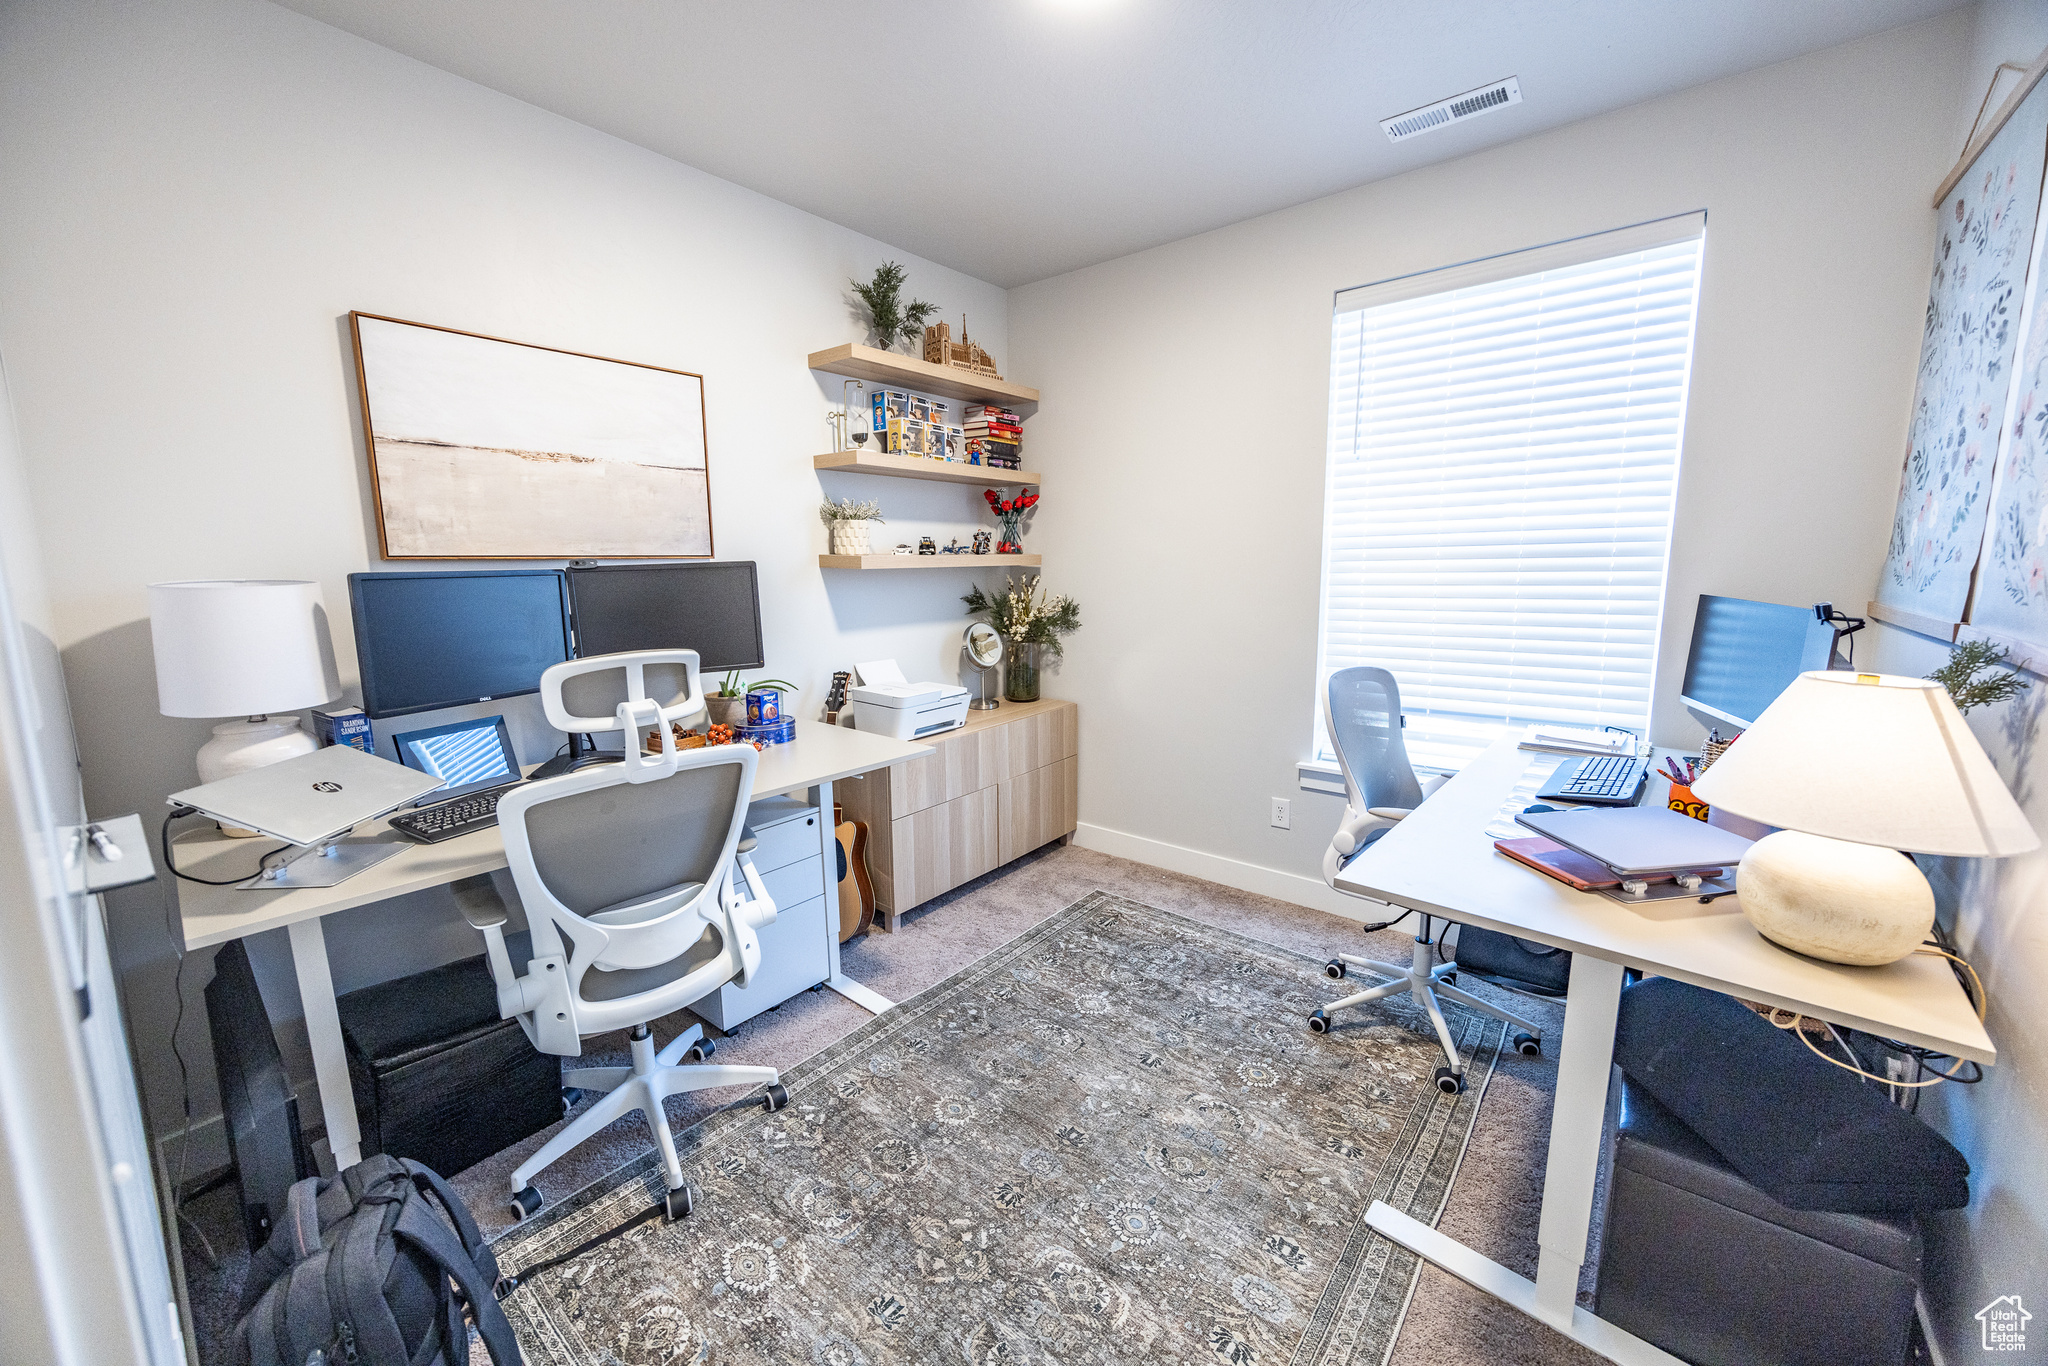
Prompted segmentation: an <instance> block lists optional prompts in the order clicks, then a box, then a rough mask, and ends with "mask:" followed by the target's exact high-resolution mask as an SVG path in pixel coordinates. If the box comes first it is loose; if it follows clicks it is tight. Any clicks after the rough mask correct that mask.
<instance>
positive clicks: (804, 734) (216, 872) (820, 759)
mask: <svg viewBox="0 0 2048 1366" xmlns="http://www.w3.org/2000/svg"><path fill="white" fill-rule="evenodd" d="M929 752H930V750H929V747H928V746H925V745H917V744H911V743H909V742H907V741H903V740H891V739H888V738H886V737H884V736H880V735H863V734H862V733H861V732H859V731H857V730H851V729H847V728H844V727H840V726H828V725H825V724H823V723H822V722H817V721H798V722H797V723H796V739H795V740H793V741H792V742H790V743H789V744H786V745H770V746H769V747H768V748H767V749H766V750H765V751H763V752H762V754H761V756H760V758H759V760H758V761H757V762H756V764H755V766H754V789H753V793H752V797H751V799H752V800H755V801H758V800H760V799H761V798H763V797H777V796H781V795H783V794H784V793H789V792H797V791H806V792H807V793H808V799H809V801H810V802H811V804H812V805H814V806H815V807H816V808H817V809H818V814H819V820H818V831H819V835H820V851H819V852H820V854H821V855H822V858H823V863H822V864H821V867H822V868H823V870H824V889H823V891H824V894H825V896H826V897H827V898H828V900H827V902H826V904H827V906H828V907H834V906H837V905H838V889H837V885H836V878H835V874H836V871H837V868H838V856H837V850H836V848H835V841H834V839H833V833H832V819H831V816H832V784H833V783H834V782H837V781H838V780H839V779H841V778H850V777H852V776H853V775H854V774H856V773H866V772H869V771H871V770H873V769H878V768H887V767H890V766H891V765H894V764H900V763H904V762H905V761H907V760H910V759H915V758H916V757H918V756H919V755H921V754H926V753H929ZM357 830H358V834H357V835H356V836H355V838H359V839H371V840H385V839H396V840H404V838H405V837H404V836H402V835H395V834H391V833H390V825H389V823H388V822H386V821H383V820H377V821H369V822H366V823H364V824H363V825H361V826H359V827H357ZM407 845H408V847H407V849H406V851H405V852H404V853H402V854H399V855H397V856H395V857H393V858H388V859H386V860H384V861H383V862H382V863H379V864H376V865H375V866H373V867H370V868H367V869H365V870H364V871H362V872H360V873H357V874H356V875H355V876H354V877H352V878H349V879H348V880H347V881H346V882H343V883H341V884H339V885H338V886H334V887H308V888H302V889H297V890H293V891H284V892H266V891H255V890H242V889H238V888H234V887H208V886H204V885H202V884H200V883H196V882H183V881H181V882H179V883H178V919H179V926H180V929H181V931H182V933H183V935H184V940H185V951H186V952H188V953H189V952H191V951H192V950H193V949H203V948H207V947H210V946H212V945H215V944H225V943H226V942H227V941H229V940H230V939H240V938H243V937H244V936H247V935H252V934H261V933H262V932H263V931H265V930H275V929H284V930H287V931H288V932H289V933H290V938H291V949H292V967H293V970H294V971H295V973H296V974H297V976H298V979H299V997H300V1000H301V1002H302V1003H303V1005H304V1008H305V1012H306V1038H307V1042H308V1043H309V1044H310V1045H311V1046H312V1050H313V1076H314V1080H315V1082H316V1083H317V1084H318V1086H319V1090H320V1111H321V1114H322V1115H323V1116H324V1117H325V1119H326V1122H327V1145H328V1147H329V1148H330V1149H331V1150H332V1151H333V1153H334V1161H335V1165H336V1167H337V1168H342V1167H349V1166H353V1165H354V1164H355V1163H357V1162H359V1161H361V1160H362V1130H361V1128H360V1127H359V1126H358V1124H357V1122H356V1106H355V1097H354V1095H353V1093H352V1092H351V1090H350V1088H349V1078H348V1054H347V1052H346V1050H345V1049H344V1048H343V1045H342V1039H341V1015H340V1012H339V1010H338V1009H337V1006H336V1003H335V995H334V977H333V974H332V973H331V972H330V971H329V970H328V966H327V939H326V935H325V932H324V931H323V929H322V928H321V926H322V923H323V922H324V920H325V919H326V917H328V916H330V915H335V914H338V913H340V912H343V911H347V910H351V909H353V908H355V907H357V906H367V905H370V904H371V903H373V902H378V901H384V900H387V899H389V898H391V897H394V896H403V895H404V894H406V893H407V892H417V891H423V890H425V889H427V888H430V887H440V886H445V885H447V884H448V883H451V882H459V881H461V880H462V879H463V878H466V877H474V876H475V875H476V874H478V873H489V872H493V871H495V870H497V869H499V868H503V867H505V866H506V864H505V839H504V836H503V835H501V834H500V833H499V832H498V828H497V827H496V826H491V827H490V828H488V829H484V830H473V831H471V832H470V833H469V834H466V835H458V836H457V837H456V838H454V839H451V840H444V841H442V842H441V843H439V844H419V845H415V844H411V843H410V841H407ZM281 847H282V843H281V842H280V841H278V840H271V839H229V838H227V837H226V836H224V835H222V834H220V833H219V832H218V831H207V832H203V833H200V832H195V833H193V834H190V835H186V836H183V837H181V838H180V839H179V840H178V842H177V851H178V854H179V858H180V863H179V866H180V867H181V868H182V869H183V871H185V872H188V873H193V874H196V875H197V876H200V877H224V876H227V875H228V874H230V873H232V872H234V871H236V870H238V869H243V868H248V867H250V866H252V863H253V861H254V859H255V858H256V857H257V856H258V855H261V854H265V853H268V852H269V851H270V850H272V849H277V848H281ZM313 857H317V855H315V856H313ZM826 923H827V931H826V939H827V941H828V942H827V946H826V962H827V963H828V964H829V965H830V971H831V975H830V976H828V977H827V978H826V983H825V984H826V985H827V986H829V987H831V988H832V989H833V990H834V991H836V992H838V993H839V994H840V995H842V996H844V997H846V998H847V999H848V1000H850V1001H852V1002H854V1003H855V1004H856V1005H859V1006H861V1007H863V1008H865V1009H867V1010H871V1011H874V1012H875V1013H877V1014H879V1013H881V1012H882V1011H884V1010H887V1009H888V1008H889V1007H890V1006H891V1005H892V1004H894V1003H893V1002H891V1001H890V1000H889V999H888V998H886V997H884V996H882V995H880V994H879V993H877V992H874V991H871V990H869V989H868V988H867V987H864V986H862V985H861V984H860V983H858V982H856V981H853V980H852V979H851V978H849V977H847V976H845V975H844V974H843V973H842V972H841V971H840V968H839V935H838V925H839V917H838V916H837V914H830V915H828V916H827V917H826Z"/></svg>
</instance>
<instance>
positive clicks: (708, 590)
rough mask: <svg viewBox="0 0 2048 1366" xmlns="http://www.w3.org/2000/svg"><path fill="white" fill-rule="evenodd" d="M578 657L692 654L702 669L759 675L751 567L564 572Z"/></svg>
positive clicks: (756, 595) (732, 563)
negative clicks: (624, 653) (657, 652)
mask: <svg viewBox="0 0 2048 1366" xmlns="http://www.w3.org/2000/svg"><path fill="white" fill-rule="evenodd" d="M569 604H570V611H571V612H572V613H573V614H574V617H575V623H576V653H577V655H578V656H579V657H580V658H584V659H588V658H589V657H591V656H592V655H608V654H616V653H617V652H619V651H621V650H695V651H696V652H697V656H698V661H699V665H700V667H702V668H703V669H704V670H705V671H706V672H709V671H711V670H714V669H758V668H760V667H761V666H762V664H763V663H764V662H765V659H766V656H765V653H764V652H763V650H762V647H761V595H760V589H759V586H758V584H757V582H756V580H755V576H754V562H753V561H752V560H729V561H714V562H712V563H709V564H621V565H601V566H598V567H596V568H592V569H572V570H570V571H569Z"/></svg>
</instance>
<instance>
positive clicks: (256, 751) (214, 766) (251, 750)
mask: <svg viewBox="0 0 2048 1366" xmlns="http://www.w3.org/2000/svg"><path fill="white" fill-rule="evenodd" d="M318 748H320V742H319V741H318V740H315V739H314V738H313V737H312V736H310V735H308V734H306V732H304V731H302V730H300V729H299V718H298V717H296V716H252V717H250V718H249V719H248V720H246V721H224V722H222V723H221V724H220V725H218V726H215V727H214V728H213V738H212V739H211V740H208V741H207V742H206V743H205V744H204V745H201V746H200V747H199V781H200V782H202V783H217V782H219V781H220V780H221V779H222V778H232V777H234V776H235V775H236V774H237V773H247V772H248V771H249V770H250V769H252V768H262V767H264V766H266V765H268V764H276V763H282V762H283V761H284V760H286V759H296V758H297V757H298V756H299V755H301V754H311V753H312V752H313V751H314V750H316V749H318ZM221 833H222V834H226V835H232V836H234V837H235V838H236V839H249V838H251V837H253V836H254V835H256V834H257V833H258V832H257V831H254V830H244V829H243V828H242V827H241V826H238V825H223V826H222V827H221Z"/></svg>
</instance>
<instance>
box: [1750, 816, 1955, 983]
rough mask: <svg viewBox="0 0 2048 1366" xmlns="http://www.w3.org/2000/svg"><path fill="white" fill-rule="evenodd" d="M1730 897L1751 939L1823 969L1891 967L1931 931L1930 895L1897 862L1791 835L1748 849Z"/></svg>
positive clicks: (1872, 849) (1866, 847)
mask: <svg viewBox="0 0 2048 1366" xmlns="http://www.w3.org/2000/svg"><path fill="white" fill-rule="evenodd" d="M1736 891H1737V893H1738V895H1739V896H1740V897H1741V900H1742V913H1743V914H1744V915H1746V916H1748V917H1749V923H1750V924H1752V925H1754V926H1756V929H1757V933H1759V934H1761V935H1762V936H1763V937H1764V938H1766V939H1768V940H1770V941H1771V942H1772V943H1774V944H1777V945H1779V946H1780V947H1783V948H1788V949H1791V950H1792V951H1793V952H1794V953H1803V954H1805V955H1806V956H1807V957H1809V958H1819V959H1823V960H1825V961H1827V962H1830V963H1849V964H1853V965H1855V966H1857V967H1875V966H1877V965H1879V964H1882V963H1896V962H1897V961H1898V960H1899V959H1901V958H1904V957H1905V956H1906V955H1907V954H1909V953H1911V952H1913V950H1914V949H1916V948H1918V947H1919V946H1920V943H1921V941H1923V940H1925V939H1926V938H1927V932H1928V931H1929V930H1930V929H1931V928H1933V925H1934V890H1933V889H1932V888H1931V887H1929V886H1928V885H1927V879H1926V878H1925V877H1923V876H1922V875H1921V872H1920V870H1919V869H1918V868H1916V867H1914V866H1913V861H1912V860H1911V859H1909V858H1907V857H1906V856H1905V855H1904V854H1901V853H1899V852H1898V851H1897V850H1893V849H1884V848H1880V847H1879V846H1877V845H1874V844H1851V843H1850V842H1849V841H1847V840H1834V839H1827V838H1825V837H1824V836H1821V835H1808V834H1803V833H1801V832H1800V831H1797V830H1780V831H1778V832H1777V833H1776V834H1772V835H1766V836H1764V837H1763V838H1762V839H1760V840H1758V841H1757V842H1756V843H1755V844H1753V845H1751V846H1750V849H1749V852H1748V853H1746V854H1744V855H1743V856H1742V867H1741V870H1740V871H1739V873H1738V874H1737V877H1736Z"/></svg>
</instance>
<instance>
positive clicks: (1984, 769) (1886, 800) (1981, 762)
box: [1692, 671, 2041, 858]
mask: <svg viewBox="0 0 2048 1366" xmlns="http://www.w3.org/2000/svg"><path fill="white" fill-rule="evenodd" d="M1692 790H1693V791H1694V793H1696V794H1697V795H1698V796H1699V798H1700V800H1701V801H1704V802H1707V803H1710V804H1711V805H1713V806H1715V807H1718V808H1720V809H1722V810H1726V811H1731V812H1733V813H1734V814H1736V815H1738V816H1747V817H1749V818H1750V819H1751V820H1755V821H1762V822H1763V823H1764V824H1766V825H1776V826H1782V827H1784V828H1785V829H1787V830H1799V831H1803V832H1805V833H1807V834H1810V835H1824V836H1827V837H1828V838H1830V839H1838V840H1849V841H1853V842H1854V843H1857V844H1871V845H1879V846H1882V847H1884V848H1887V849H1899V850H1905V851H1910V852H1913V853H1922V854H1952V855H1961V856H1965V857H1985V856H1990V857H1994V858H1995V857H2003V856H2004V855H2007V854H2021V853H2025V852H2026V851H2027V850H2029V849H2034V848H2038V847H2039V846H2040V843H2041V839H2040V836H2038V835H2036V834H2035V833H2034V828H2033V826H2031V825H2029V824H2028V823H2027V818H2026V815H2025V814H2024V813H2023V812H2021V810H2020V808H2019V804H2018V803H2016V802H2015V801H2013V799H2012V794H2011V793H2010V792H2008V791H2007V790H2006V787H2005V783H2004V782H2003V781H2002V780H2001V779H2000V778H1999V776H1998V770H1997V769H1995V768H1993V767H1992V764H1991V759H1990V757H1989V756H1988V755H1986V754H1985V753H1984V748H1983V746H1981V745H1979V744H1978V743H1977V737H1976V736H1974V735H1972V734H1971V733H1970V728H1969V726H1968V725H1966V724H1965V723H1964V721H1963V715H1962V713H1961V712H1959V711H1957V710H1956V705H1955V703H1954V702H1953V701H1951V700H1950V698H1949V695H1948V693H1947V692H1946V691H1945V690H1944V689H1943V688H1942V686H1941V685H1940V684H1938V683H1934V682H1930V681H1929V680H1927V679H1922V678H1901V677H1898V676H1895V675H1892V674H1858V673H1846V672H1839V671H1837V672H1816V673H1804V674H1801V675H1799V677H1798V678H1797V679H1795V680H1793V683H1792V686H1791V687H1789V688H1787V689H1785V691H1784V692H1783V693H1782V694H1780V695H1779V697H1778V700H1777V701H1775V702H1773V703H1771V705H1770V706H1769V707H1767V708H1765V709H1764V714H1763V715H1762V716H1759V717H1758V718H1757V720H1756V724H1755V725H1753V726H1751V727H1750V728H1749V729H1748V730H1746V731H1744V732H1743V733H1742V737H1741V738H1740V739H1739V740H1737V741H1736V742H1735V743H1734V744H1733V745H1731V746H1729V748H1728V751H1727V752H1726V753H1725V754H1723V755H1722V756H1721V757H1720V758H1719V759H1717V760H1715V761H1714V764H1713V766H1712V767H1710V768H1709V769H1707V771H1706V772H1705V773H1703V774H1701V775H1700V777H1699V779H1698V780H1697V781H1696V782H1694V783H1693V784H1692Z"/></svg>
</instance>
